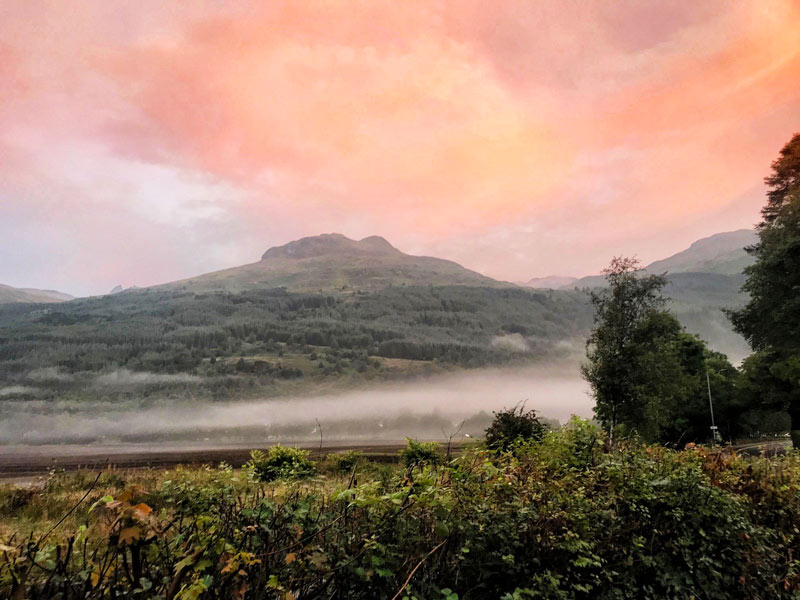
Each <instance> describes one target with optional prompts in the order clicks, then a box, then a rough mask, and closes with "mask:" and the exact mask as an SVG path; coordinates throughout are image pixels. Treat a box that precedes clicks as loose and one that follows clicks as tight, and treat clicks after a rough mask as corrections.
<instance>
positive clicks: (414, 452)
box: [400, 438, 442, 469]
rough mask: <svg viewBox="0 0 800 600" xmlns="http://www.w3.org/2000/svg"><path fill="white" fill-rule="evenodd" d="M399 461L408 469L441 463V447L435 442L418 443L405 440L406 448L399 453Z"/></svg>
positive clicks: (412, 440) (410, 439)
mask: <svg viewBox="0 0 800 600" xmlns="http://www.w3.org/2000/svg"><path fill="white" fill-rule="evenodd" d="M400 460H401V461H402V462H403V465H404V466H406V467H407V468H409V469H412V468H414V467H421V466H425V465H438V464H440V463H441V462H442V450H441V446H439V444H437V443H436V442H419V441H417V440H415V439H412V438H406V447H405V448H403V449H402V450H401V451H400Z"/></svg>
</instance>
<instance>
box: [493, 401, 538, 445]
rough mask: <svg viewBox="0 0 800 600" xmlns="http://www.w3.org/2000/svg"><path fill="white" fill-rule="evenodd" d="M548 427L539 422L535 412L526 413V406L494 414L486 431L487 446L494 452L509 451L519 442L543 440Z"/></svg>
mask: <svg viewBox="0 0 800 600" xmlns="http://www.w3.org/2000/svg"><path fill="white" fill-rule="evenodd" d="M546 431H547V425H545V424H544V423H542V422H541V421H540V420H539V417H537V416H536V411H535V410H529V411H527V412H525V407H524V406H519V407H514V408H507V409H505V410H501V411H498V412H495V413H494V418H493V419H492V423H491V424H490V425H489V428H488V429H487V430H486V446H487V447H488V448H491V449H493V450H508V449H510V448H511V446H513V445H514V444H516V443H518V442H523V443H524V442H529V441H531V440H541V439H542V437H544V434H545V432H546Z"/></svg>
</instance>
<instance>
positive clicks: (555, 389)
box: [0, 362, 592, 445]
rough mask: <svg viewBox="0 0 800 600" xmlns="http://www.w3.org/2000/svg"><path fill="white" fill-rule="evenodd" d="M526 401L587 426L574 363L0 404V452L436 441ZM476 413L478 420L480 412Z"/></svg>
mask: <svg viewBox="0 0 800 600" xmlns="http://www.w3.org/2000/svg"><path fill="white" fill-rule="evenodd" d="M522 402H525V405H526V407H527V408H532V409H535V410H537V411H538V412H539V413H540V414H541V416H542V417H545V418H547V419H553V420H558V421H561V422H563V421H565V420H567V419H569V418H570V416H571V415H573V414H575V415H579V416H582V417H591V415H592V401H591V399H590V397H589V395H588V388H587V386H586V383H585V382H584V381H583V380H581V379H580V376H579V374H578V367H577V364H575V363H572V362H570V363H557V364H548V365H544V364H543V365H536V366H528V367H519V368H492V369H481V370H475V371H467V372H461V373H452V374H447V375H436V376H430V377H425V378H419V379H414V380H411V381H407V382H403V383H386V384H382V385H373V386H370V387H363V388H361V389H357V390H353V391H349V392H343V393H335V394H320V395H298V396H296V397H285V398H272V399H264V400H248V401H227V402H208V401H194V400H191V399H181V400H168V399H159V400H148V399H141V398H137V399H134V400H127V401H119V400H118V401H114V402H99V401H91V400H86V401H55V402H52V401H36V400H28V401H10V400H7V399H5V400H2V399H0V443H1V444H13V445H17V444H48V443H86V444H111V443H115V444H116V443H120V442H141V441H147V440H160V441H167V440H172V441H176V440H177V441H185V442H206V443H208V444H209V445H219V444H225V443H234V442H235V443H247V442H249V443H252V444H264V443H267V442H270V441H272V442H274V441H279V440H292V441H301V440H319V435H320V434H319V431H318V425H317V421H318V422H319V424H321V425H322V429H323V431H322V433H323V437H324V438H325V439H326V440H327V441H334V440H336V439H351V440H355V439H360V440H370V441H372V440H374V441H380V440H397V439H403V437H404V436H406V435H409V436H419V437H428V438H437V439H439V438H441V437H442V429H444V430H445V431H447V432H448V434H449V433H450V432H452V431H454V430H455V429H456V428H457V426H458V424H459V423H460V422H461V421H465V420H466V421H467V422H466V423H465V427H464V428H463V429H462V432H461V433H462V434H463V433H467V434H471V435H473V436H475V435H481V434H482V427H485V422H486V421H488V418H490V414H489V413H490V412H491V411H494V410H499V409H502V408H506V407H512V406H514V405H517V404H518V403H522ZM481 412H483V413H484V414H483V415H480V413H481Z"/></svg>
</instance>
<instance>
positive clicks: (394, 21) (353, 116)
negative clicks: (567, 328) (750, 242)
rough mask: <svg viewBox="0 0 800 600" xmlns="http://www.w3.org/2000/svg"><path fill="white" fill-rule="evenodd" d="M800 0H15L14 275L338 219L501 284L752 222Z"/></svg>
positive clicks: (196, 267)
mask: <svg viewBox="0 0 800 600" xmlns="http://www.w3.org/2000/svg"><path fill="white" fill-rule="evenodd" d="M799 30H800V5H798V3H797V2H794V1H792V0H771V1H770V2H760V1H756V0H751V1H741V2H729V1H727V0H705V1H703V2H669V3H665V2H636V3H620V2H617V1H614V0H608V1H604V2H594V3H565V2H529V1H527V0H516V1H512V0H509V1H502V2H492V3H486V2H472V1H467V2H464V1H461V0H459V1H457V2H455V1H454V2H436V3H433V2H413V3H399V2H394V1H376V2H369V3H358V4H354V3H352V2H309V3H297V2H290V1H286V2H269V3H260V4H259V5H258V6H257V5H256V4H255V3H244V2H218V1H210V0H209V1H202V0H192V1H189V2H182V3H180V4H169V3H147V4H142V3H129V2H121V1H107V2H77V1H65V2H49V1H46V0H30V1H26V2H4V3H3V4H2V5H1V6H0V84H2V89H3V93H2V94H0V257H2V260H0V282H2V283H5V284H9V285H14V286H22V287H25V286H30V287H40V288H55V289H59V290H62V291H65V292H70V293H73V294H78V295H81V294H96V293H105V292H107V291H108V290H109V289H110V288H111V287H112V286H114V285H116V284H118V283H121V284H123V285H125V286H130V285H139V286H145V285H152V284H156V283H161V282H166V281H171V280H176V279H181V278H184V277H188V276H192V275H197V274H200V273H204V272H208V271H212V270H215V269H218V268H223V267H228V266H234V265H238V264H242V263H246V262H252V261H254V260H256V259H257V258H258V257H259V256H260V255H261V253H262V252H263V251H264V250H265V249H266V248H267V247H269V246H273V245H277V244H281V243H285V242H287V241H289V240H292V239H296V238H298V237H302V236H304V235H315V234H318V233H320V232H324V231H338V232H341V233H344V234H346V235H348V236H350V237H353V238H361V237H364V236H367V235H373V234H378V235H383V236H385V237H387V238H388V239H390V240H391V241H392V242H393V243H394V244H395V245H397V246H398V247H399V248H400V249H401V250H403V251H406V252H410V253H417V254H431V255H435V256H441V257H445V258H450V259H453V260H456V261H458V262H460V263H461V264H463V265H464V266H467V267H469V268H472V269H475V270H478V271H480V272H482V273H484V274H486V275H490V276H492V277H496V278H500V279H509V280H527V279H529V278H531V277H534V276H541V275H548V274H551V273H555V274H560V275H584V274H589V273H594V272H597V271H598V270H599V269H600V268H602V267H603V266H604V265H605V264H606V263H607V261H608V259H609V258H610V257H611V256H612V255H614V254H627V255H630V254H638V255H639V256H640V258H642V260H643V261H644V262H648V261H650V260H653V259H656V258H661V257H663V256H668V255H670V254H672V253H674V252H676V251H678V250H680V249H682V248H684V247H686V246H687V245H688V244H689V243H691V242H692V241H694V240H696V239H698V238H699V237H702V236H705V235H708V234H711V233H715V232H718V231H726V230H733V229H738V228H741V227H751V226H752V225H753V224H754V223H755V222H756V220H757V218H758V210H759V207H760V206H761V204H762V202H763V191H762V188H761V185H760V181H761V178H762V177H763V176H764V174H765V173H766V172H767V170H768V167H769V163H770V161H771V160H772V158H773V157H774V156H775V155H776V152H777V150H778V149H779V148H780V147H781V145H782V144H783V143H784V142H785V140H786V136H787V133H788V132H791V131H793V130H794V129H796V117H797V115H798V114H800V86H798V85H797V82H798V81H799V80H800V44H798V37H797V32H798V31H799Z"/></svg>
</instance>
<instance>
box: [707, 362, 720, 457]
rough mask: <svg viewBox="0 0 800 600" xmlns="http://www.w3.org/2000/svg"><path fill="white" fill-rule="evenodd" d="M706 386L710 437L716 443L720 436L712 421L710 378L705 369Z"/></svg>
mask: <svg viewBox="0 0 800 600" xmlns="http://www.w3.org/2000/svg"><path fill="white" fill-rule="evenodd" d="M706 387H707V388H708V408H709V410H710V411H711V438H712V439H713V440H714V443H715V444H716V443H719V442H720V441H721V439H722V438H721V437H720V435H719V429H718V428H717V425H716V423H714V403H713V402H712V401H711V378H710V377H709V376H708V371H706Z"/></svg>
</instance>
